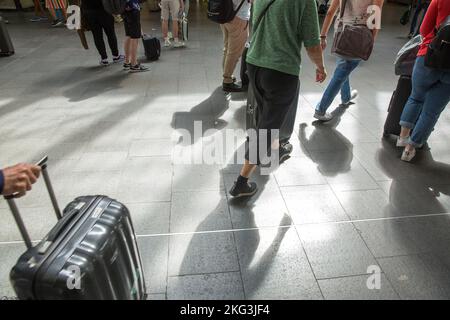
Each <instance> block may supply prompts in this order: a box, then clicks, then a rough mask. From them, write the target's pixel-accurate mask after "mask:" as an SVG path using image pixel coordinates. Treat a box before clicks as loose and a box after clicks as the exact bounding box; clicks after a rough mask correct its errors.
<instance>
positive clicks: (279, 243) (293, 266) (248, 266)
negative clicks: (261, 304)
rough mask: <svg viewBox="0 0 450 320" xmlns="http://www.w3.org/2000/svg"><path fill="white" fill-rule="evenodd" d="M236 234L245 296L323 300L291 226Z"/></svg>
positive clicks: (251, 297) (250, 297)
mask: <svg viewBox="0 0 450 320" xmlns="http://www.w3.org/2000/svg"><path fill="white" fill-rule="evenodd" d="M235 236H236V243H237V248H238V252H239V262H240V266H241V273H242V278H243V281H244V288H245V294H246V297H247V298H248V299H288V300H293V299H302V300H303V299H322V295H321V293H320V290H319V287H318V285H317V282H316V279H315V277H314V274H313V272H312V270H311V267H310V265H309V263H308V259H307V258H306V255H305V253H304V251H303V248H302V244H301V242H300V239H299V238H298V235H297V232H296V230H295V228H294V227H293V226H292V227H283V228H278V229H267V230H254V231H238V232H236V233H235Z"/></svg>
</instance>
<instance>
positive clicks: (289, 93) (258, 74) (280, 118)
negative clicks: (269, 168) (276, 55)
mask: <svg viewBox="0 0 450 320" xmlns="http://www.w3.org/2000/svg"><path fill="white" fill-rule="evenodd" d="M249 74H250V77H251V78H254V80H253V81H254V83H255V84H253V85H252V87H253V88H254V90H255V98H256V101H257V104H258V119H257V130H258V134H257V137H256V138H257V139H256V141H257V143H256V146H255V141H251V139H250V142H249V148H247V150H246V151H247V152H246V160H249V161H250V163H254V164H260V163H261V160H263V158H264V157H265V155H264V154H262V152H267V154H266V156H269V155H270V152H271V147H273V146H277V145H278V140H279V136H280V132H279V131H280V129H281V127H282V125H283V124H284V123H285V121H286V116H287V114H288V112H289V111H290V109H291V106H293V105H294V104H295V101H297V99H298V88H299V79H298V77H296V76H293V75H289V74H285V73H282V72H279V71H275V70H270V69H266V68H259V67H255V66H253V65H251V64H249ZM264 130H266V132H265V131H264ZM272 130H278V133H276V132H272ZM261 139H266V141H264V140H262V141H261ZM253 140H255V139H253ZM264 146H265V147H267V150H263V149H261V148H263V147H264ZM274 149H278V148H274ZM256 150H257V152H256V154H255V151H256Z"/></svg>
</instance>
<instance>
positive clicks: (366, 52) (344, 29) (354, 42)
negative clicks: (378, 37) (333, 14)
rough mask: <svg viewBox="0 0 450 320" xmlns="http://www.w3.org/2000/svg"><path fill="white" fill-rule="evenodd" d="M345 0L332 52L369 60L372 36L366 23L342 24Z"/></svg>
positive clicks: (372, 41) (372, 42) (350, 57)
mask: <svg viewBox="0 0 450 320" xmlns="http://www.w3.org/2000/svg"><path fill="white" fill-rule="evenodd" d="M346 6H347V0H343V3H342V8H341V13H340V18H339V20H340V21H339V24H338V30H337V32H336V34H335V36H334V41H333V47H332V49H331V52H332V53H333V54H336V55H339V56H343V57H346V58H349V59H362V60H366V61H367V60H369V58H370V56H371V54H372V51H373V46H374V42H375V41H374V37H373V33H372V31H371V30H370V29H369V28H368V27H367V25H348V24H344V22H343V21H342V18H343V17H344V12H345V8H346Z"/></svg>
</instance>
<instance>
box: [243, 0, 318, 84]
mask: <svg viewBox="0 0 450 320" xmlns="http://www.w3.org/2000/svg"><path fill="white" fill-rule="evenodd" d="M270 1H271V0H255V1H254V7H253V17H252V22H253V28H254V30H253V31H254V34H253V36H252V41H251V46H250V49H249V51H248V55H247V62H248V63H250V64H253V65H255V66H258V67H263V68H268V69H273V70H277V71H280V72H284V73H287V74H291V75H295V76H298V75H299V74H300V68H301V62H302V58H301V49H302V44H304V45H305V46H306V47H313V46H317V45H319V44H320V31H319V18H318V15H317V7H316V1H315V0H275V2H274V3H273V4H272V6H271V7H270V8H269V10H268V11H267V13H266V15H265V17H264V18H263V19H262V20H261V23H260V25H259V26H258V25H256V23H257V20H258V17H259V16H260V15H261V13H262V12H263V11H264V9H265V8H266V7H267V5H268V4H269V3H270Z"/></svg>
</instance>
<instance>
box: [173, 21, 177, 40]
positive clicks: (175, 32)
mask: <svg viewBox="0 0 450 320" xmlns="http://www.w3.org/2000/svg"><path fill="white" fill-rule="evenodd" d="M172 34H173V38H174V39H178V21H175V20H173V23H172Z"/></svg>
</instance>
